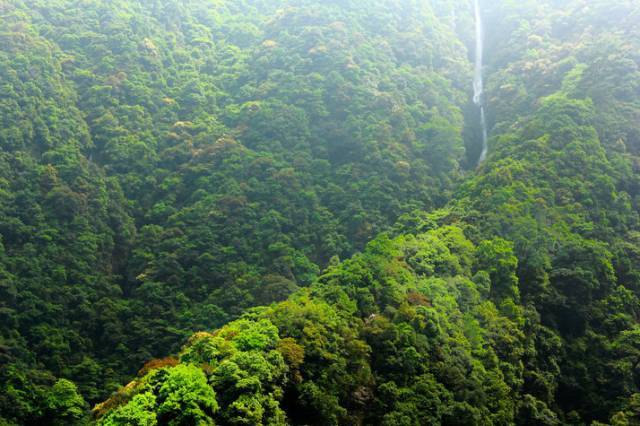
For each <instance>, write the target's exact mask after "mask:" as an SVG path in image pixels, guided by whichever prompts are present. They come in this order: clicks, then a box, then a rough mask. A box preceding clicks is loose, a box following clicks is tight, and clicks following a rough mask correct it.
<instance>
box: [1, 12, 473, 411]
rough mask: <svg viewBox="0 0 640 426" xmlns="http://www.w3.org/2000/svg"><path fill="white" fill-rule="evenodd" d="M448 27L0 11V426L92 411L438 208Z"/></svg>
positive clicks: (447, 116) (329, 18)
mask: <svg viewBox="0 0 640 426" xmlns="http://www.w3.org/2000/svg"><path fill="white" fill-rule="evenodd" d="M443 6H444V5H443ZM441 7H442V6H441ZM447 8H448V7H446V8H445V9H443V10H442V11H434V10H432V8H431V7H429V6H428V5H425V4H422V3H417V2H416V3H408V4H406V5H404V6H401V7H399V6H398V5H396V4H394V3H393V2H351V3H344V4H343V3H340V2H335V3H331V2H329V3H327V2H323V3H317V2H288V1H273V2H259V1H246V2H239V1H228V2H227V1H205V0H198V1H180V2H166V1H162V2H154V1H92V2H85V1H70V0H64V1H46V2H45V1H35V0H34V1H2V2H0V38H1V42H0V76H1V77H0V83H1V85H2V90H1V95H0V109H1V111H2V114H1V117H2V128H1V129H0V147H1V148H2V152H1V153H0V155H1V157H0V158H1V161H2V167H1V172H0V173H1V174H2V179H1V180H0V185H1V187H2V192H0V194H2V195H1V197H0V232H1V235H2V239H1V245H0V248H1V249H0V271H2V272H1V276H2V285H1V287H0V291H1V292H2V293H1V294H2V298H1V303H2V306H1V307H2V309H1V310H0V313H1V316H2V320H1V321H0V324H2V325H1V326H0V327H1V328H0V338H1V339H2V340H1V345H0V348H2V349H1V351H0V357H1V358H2V370H1V372H0V375H1V377H2V383H4V384H6V385H7V386H9V389H11V391H10V392H7V393H6V394H4V395H2V396H0V406H1V407H2V412H3V414H4V413H5V410H7V411H6V414H5V415H6V416H8V417H9V418H17V419H22V418H31V416H35V417H33V418H34V419H36V418H39V417H40V416H42V415H43V410H45V409H44V408H42V398H41V397H39V396H38V395H40V394H41V393H46V392H47V389H48V387H49V386H50V385H52V384H53V383H54V382H55V377H65V378H68V379H71V380H73V381H74V382H75V383H77V385H78V389H79V392H80V393H81V394H82V395H83V396H84V398H86V399H87V400H88V401H93V402H95V401H99V400H101V399H104V398H105V397H107V396H108V395H109V394H110V393H111V392H112V391H114V390H116V389H117V387H118V384H119V383H122V382H123V381H126V380H128V379H129V378H130V377H131V375H132V374H134V373H135V371H137V369H138V368H139V366H140V365H142V364H143V363H144V362H145V361H146V360H148V359H150V358H153V357H158V356H164V355H167V354H169V353H172V352H175V351H177V350H178V349H179V347H180V345H181V344H182V343H183V342H184V340H185V339H186V337H188V336H189V335H190V334H191V333H192V332H193V331H194V330H198V329H209V328H213V327H216V326H219V325H222V324H223V323H225V322H226V321H228V320H230V319H233V318H236V317H237V316H238V315H239V314H240V313H242V312H243V311H244V310H245V309H246V308H248V307H251V306H255V305H261V304H268V303H271V302H272V301H279V300H283V299H285V298H286V297H287V295H289V294H290V293H291V292H292V291H295V290H296V289H297V288H299V287H301V286H306V285H308V284H309V283H310V282H312V281H313V280H314V279H315V277H316V276H317V274H318V272H319V271H320V269H321V268H324V267H325V266H326V265H327V264H328V262H329V260H330V259H331V258H333V257H335V256H339V257H341V258H346V257H348V256H350V255H351V254H353V253H354V251H355V250H356V249H360V248H362V247H363V246H364V244H365V243H366V242H367V241H369V240H370V239H371V238H373V237H374V236H375V235H376V234H377V233H379V232H380V231H382V230H385V229H388V228H389V226H390V225H391V224H392V223H393V222H394V221H395V220H396V218H397V217H398V216H399V215H401V214H402V213H405V212H408V211H412V210H414V209H426V210H428V209H432V208H435V207H438V206H442V205H443V204H444V203H445V202H446V201H447V200H448V198H449V195H450V193H451V191H452V190H453V189H454V188H455V187H456V182H458V181H459V179H460V166H459V161H460V160H461V158H462V154H463V150H464V147H463V142H462V137H461V129H462V127H463V121H464V120H463V115H462V112H461V107H460V106H461V105H463V104H464V102H465V101H466V91H467V74H468V72H469V69H470V68H469V64H468V62H467V60H466V57H465V54H466V50H465V48H464V46H463V45H462V43H461V42H460V41H458V39H457V38H456V37H455V35H454V33H453V29H452V27H451V25H450V24H449V23H448V22H441V20H440V19H439V18H438V17H437V16H436V12H437V13H448V12H447ZM45 411H46V410H45ZM34 421H35V420H34Z"/></svg>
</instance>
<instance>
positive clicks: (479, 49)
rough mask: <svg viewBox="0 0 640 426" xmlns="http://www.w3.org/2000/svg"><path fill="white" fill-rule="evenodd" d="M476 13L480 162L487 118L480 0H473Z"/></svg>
mask: <svg viewBox="0 0 640 426" xmlns="http://www.w3.org/2000/svg"><path fill="white" fill-rule="evenodd" d="M474 2H475V14H476V60H475V70H474V75H473V103H474V104H476V106H477V107H478V108H480V126H481V127H482V153H481V154H480V158H479V159H478V164H481V163H482V162H483V161H484V160H485V159H486V158H487V152H488V151H489V147H488V145H487V120H486V117H485V113H484V81H483V79H482V66H483V64H482V61H483V59H484V27H483V24H482V14H481V13H480V0H474Z"/></svg>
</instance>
